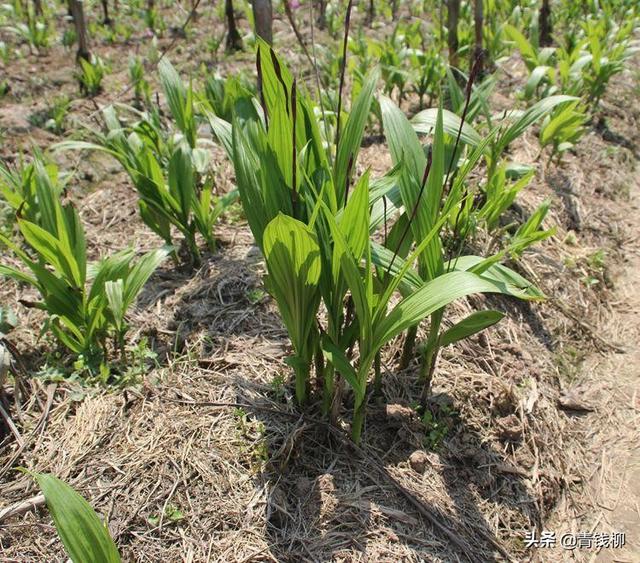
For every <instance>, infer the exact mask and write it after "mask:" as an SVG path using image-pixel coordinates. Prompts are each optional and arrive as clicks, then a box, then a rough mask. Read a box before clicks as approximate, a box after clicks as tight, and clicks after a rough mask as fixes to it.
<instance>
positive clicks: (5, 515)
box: [0, 495, 45, 524]
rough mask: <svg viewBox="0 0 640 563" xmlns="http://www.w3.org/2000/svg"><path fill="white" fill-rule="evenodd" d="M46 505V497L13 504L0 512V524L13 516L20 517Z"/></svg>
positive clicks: (40, 496) (37, 497)
mask: <svg viewBox="0 0 640 563" xmlns="http://www.w3.org/2000/svg"><path fill="white" fill-rule="evenodd" d="M44 503H45V498H44V495H36V496H35V497H33V498H30V499H28V500H23V501H22V502H19V503H17V504H13V505H11V506H8V507H7V508H3V509H2V510H0V524H1V523H2V522H4V521H5V520H8V519H9V518H12V517H13V516H20V515H22V514H24V513H25V512H29V511H30V510H35V509H36V508H38V507H39V506H42V505H43V504H44Z"/></svg>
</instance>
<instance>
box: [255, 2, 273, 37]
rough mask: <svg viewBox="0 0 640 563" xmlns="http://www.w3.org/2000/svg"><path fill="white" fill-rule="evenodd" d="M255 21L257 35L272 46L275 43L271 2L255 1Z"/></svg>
mask: <svg viewBox="0 0 640 563" xmlns="http://www.w3.org/2000/svg"><path fill="white" fill-rule="evenodd" d="M253 19H254V21H255V26H256V30H255V31H256V35H257V36H258V37H261V38H262V39H264V40H265V41H266V42H267V43H269V45H271V43H273V28H272V24H273V11H272V8H271V0H253Z"/></svg>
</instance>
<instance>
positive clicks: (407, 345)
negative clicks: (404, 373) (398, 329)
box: [398, 325, 418, 370]
mask: <svg viewBox="0 0 640 563" xmlns="http://www.w3.org/2000/svg"><path fill="white" fill-rule="evenodd" d="M417 335H418V325H415V326H412V327H409V328H408V329H407V335H406V336H405V337H404V345H403V346H402V356H401V357H400V365H399V366H398V368H399V369H401V370H405V369H407V368H408V367H409V364H410V363H411V360H413V356H414V351H415V346H416V337H417Z"/></svg>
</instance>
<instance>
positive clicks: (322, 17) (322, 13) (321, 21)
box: [314, 0, 327, 29]
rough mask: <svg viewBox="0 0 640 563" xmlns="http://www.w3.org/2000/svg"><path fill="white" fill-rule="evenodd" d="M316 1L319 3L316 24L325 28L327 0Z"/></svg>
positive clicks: (315, 0)
mask: <svg viewBox="0 0 640 563" xmlns="http://www.w3.org/2000/svg"><path fill="white" fill-rule="evenodd" d="M314 2H315V3H316V4H317V5H318V17H317V19H316V24H317V25H318V27H319V28H320V29H325V28H326V27H327V0H314Z"/></svg>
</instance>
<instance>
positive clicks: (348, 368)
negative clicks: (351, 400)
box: [321, 334, 366, 396]
mask: <svg viewBox="0 0 640 563" xmlns="http://www.w3.org/2000/svg"><path fill="white" fill-rule="evenodd" d="M321 345H322V354H323V355H324V357H325V359H326V360H327V361H329V362H331V364H332V365H333V367H334V368H335V369H336V370H337V371H338V372H339V373H340V374H341V375H342V377H344V378H345V379H346V380H347V382H348V383H349V385H351V387H352V388H353V390H354V391H355V392H356V394H357V395H358V396H360V395H362V394H363V391H364V389H363V382H361V381H359V379H358V374H357V373H356V370H355V369H354V368H353V366H352V365H351V362H349V360H348V359H347V357H346V356H345V354H344V352H343V351H342V350H340V348H338V347H337V346H336V345H335V344H334V343H333V342H331V339H330V338H329V337H328V336H327V335H326V334H325V335H323V336H322V340H321ZM364 383H365V384H366V382H364Z"/></svg>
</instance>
